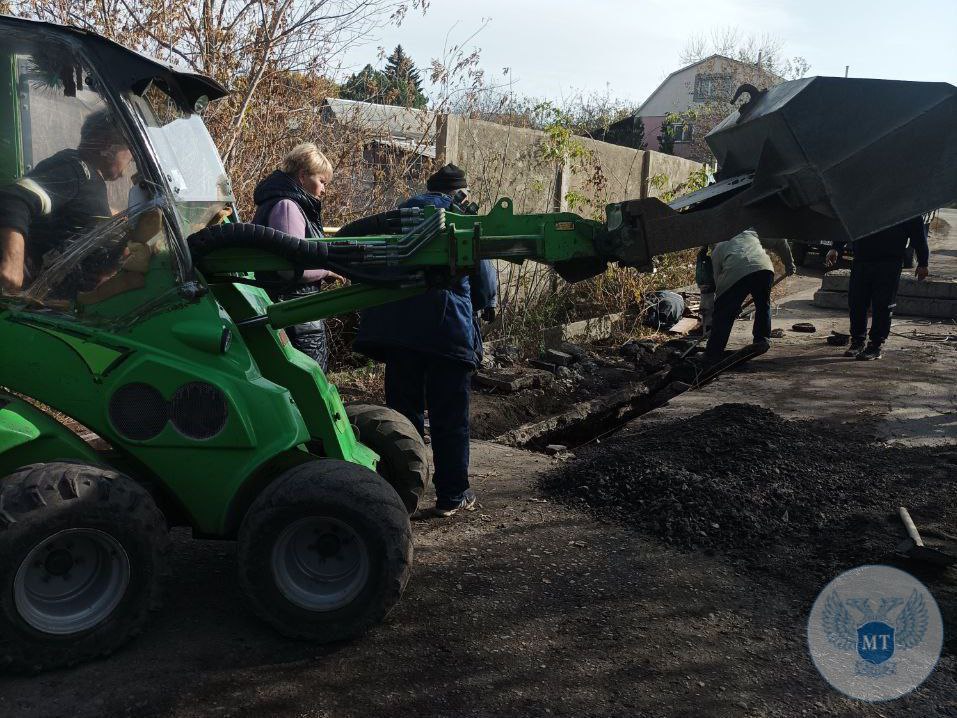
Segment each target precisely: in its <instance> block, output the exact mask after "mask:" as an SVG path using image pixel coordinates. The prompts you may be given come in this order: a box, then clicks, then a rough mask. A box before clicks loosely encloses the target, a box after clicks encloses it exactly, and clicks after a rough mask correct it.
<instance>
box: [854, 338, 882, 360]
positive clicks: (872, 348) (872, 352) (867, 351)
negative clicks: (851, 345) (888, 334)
mask: <svg viewBox="0 0 957 718" xmlns="http://www.w3.org/2000/svg"><path fill="white" fill-rule="evenodd" d="M881 356H882V354H881V345H880V344H875V343H874V342H868V343H867V346H866V347H864V351H862V352H861V353H860V354H858V355H857V358H858V359H860V360H861V361H874V360H875V359H880V358H881Z"/></svg>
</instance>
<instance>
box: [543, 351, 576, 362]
mask: <svg viewBox="0 0 957 718" xmlns="http://www.w3.org/2000/svg"><path fill="white" fill-rule="evenodd" d="M542 359H543V360H544V361H547V362H551V363H552V364H557V365H558V366H568V365H569V364H572V363H573V362H574V361H575V358H574V357H573V356H572V355H571V354H567V353H566V352H562V351H558V349H546V350H545V351H544V352H542Z"/></svg>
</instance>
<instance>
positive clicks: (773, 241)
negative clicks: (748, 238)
mask: <svg viewBox="0 0 957 718" xmlns="http://www.w3.org/2000/svg"><path fill="white" fill-rule="evenodd" d="M761 244H762V245H763V246H764V248H765V249H770V250H771V251H772V252H774V253H775V254H776V255H778V256H779V257H780V258H781V261H782V262H783V263H784V273H785V274H786V275H787V276H791V275H792V274H794V272H795V271H796V267H795V266H794V257H793V256H791V246H790V245H789V244H788V241H787V240H786V239H782V238H780V237H769V238H767V239H765V238H763V237H762V238H761Z"/></svg>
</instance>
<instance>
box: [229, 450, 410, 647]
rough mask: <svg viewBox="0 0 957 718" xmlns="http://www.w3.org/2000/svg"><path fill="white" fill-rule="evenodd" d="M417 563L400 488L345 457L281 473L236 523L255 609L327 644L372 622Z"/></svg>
mask: <svg viewBox="0 0 957 718" xmlns="http://www.w3.org/2000/svg"><path fill="white" fill-rule="evenodd" d="M411 564H412V530H411V527H410V525H409V517H408V515H407V514H406V510H405V507H404V506H403V504H402V502H401V501H400V500H399V497H398V495H397V494H396V493H395V491H393V490H392V488H390V487H389V486H388V485H387V484H386V483H385V482H384V481H382V479H381V477H379V476H378V475H376V474H375V472H373V471H370V470H369V469H366V468H365V467H362V466H359V465H357V464H351V463H348V462H345V461H335V460H332V459H323V460H320V461H312V462H309V463H307V464H302V465H300V466H296V467H294V468H292V469H289V470H288V471H286V472H284V473H283V474H282V475H280V476H279V477H277V478H276V479H275V480H274V481H273V483H271V484H270V485H269V486H268V487H266V489H264V490H263V492H262V494H260V495H259V496H258V497H257V498H256V500H255V501H254V502H253V504H252V506H251V507H250V508H249V511H248V513H247V514H246V517H245V518H244V519H243V523H242V526H241V527H240V530H239V580H240V584H241V585H242V587H243V590H244V591H245V593H246V595H247V597H248V599H249V602H250V604H251V606H252V609H253V611H254V612H255V613H256V614H257V615H259V617H260V618H262V619H263V620H264V621H266V623H269V624H270V625H272V626H273V627H274V628H275V629H276V630H278V631H279V632H280V633H282V634H283V635H286V636H290V637H292V638H303V639H307V640H311V641H318V642H320V643H328V642H331V641H339V640H343V639H346V638H350V637H352V636H356V635H358V634H360V633H363V632H364V631H366V630H368V629H369V628H371V627H372V626H373V625H375V624H377V623H379V622H380V621H381V620H382V619H383V618H384V617H385V615H386V614H387V613H388V612H389V611H390V610H391V609H392V607H393V606H395V604H396V603H397V602H398V601H399V597H400V596H401V595H402V592H403V590H404V589H405V586H406V584H407V583H408V581H409V575H410V571H411Z"/></svg>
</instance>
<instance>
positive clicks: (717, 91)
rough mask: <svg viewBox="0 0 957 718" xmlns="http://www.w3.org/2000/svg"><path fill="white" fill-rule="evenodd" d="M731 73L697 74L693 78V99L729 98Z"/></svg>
mask: <svg viewBox="0 0 957 718" xmlns="http://www.w3.org/2000/svg"><path fill="white" fill-rule="evenodd" d="M731 82H732V78H731V75H718V74H699V75H695V78H694V98H693V99H694V101H695V102H709V101H710V100H728V99H730V98H731Z"/></svg>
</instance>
